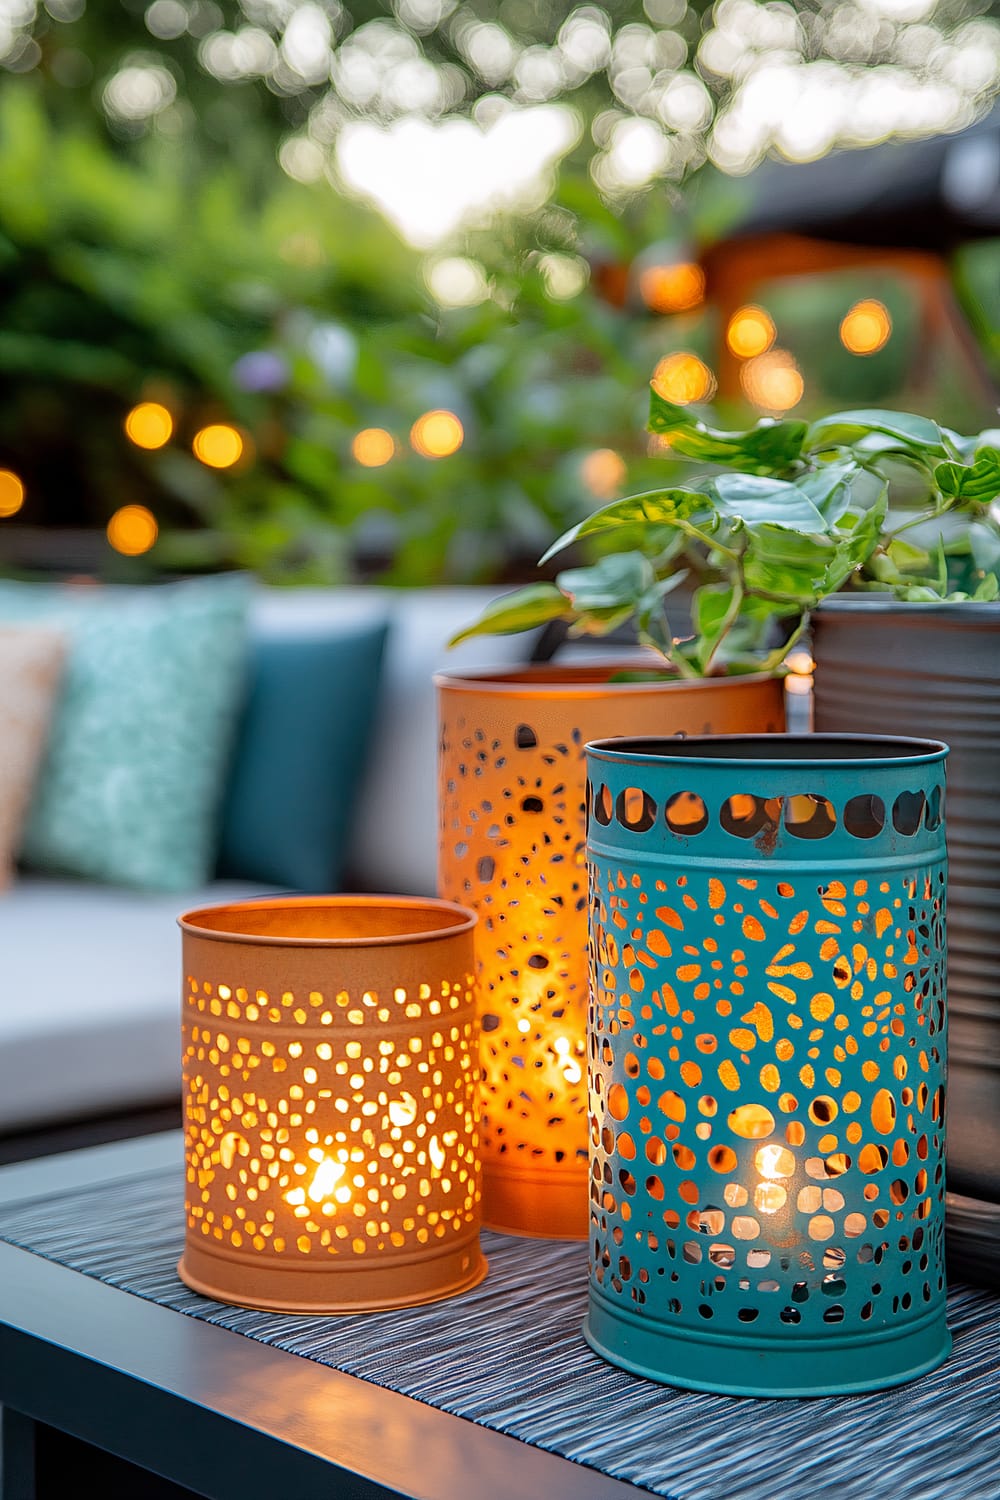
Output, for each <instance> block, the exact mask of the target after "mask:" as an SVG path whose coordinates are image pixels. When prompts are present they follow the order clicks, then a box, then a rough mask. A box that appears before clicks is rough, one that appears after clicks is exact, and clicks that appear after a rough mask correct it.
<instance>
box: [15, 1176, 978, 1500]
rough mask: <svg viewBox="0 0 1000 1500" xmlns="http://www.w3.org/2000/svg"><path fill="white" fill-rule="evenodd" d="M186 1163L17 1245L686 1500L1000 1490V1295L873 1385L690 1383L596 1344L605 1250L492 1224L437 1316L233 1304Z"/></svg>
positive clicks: (72, 1205) (61, 1203)
mask: <svg viewBox="0 0 1000 1500" xmlns="http://www.w3.org/2000/svg"><path fill="white" fill-rule="evenodd" d="M181 1175H182V1174H181V1170H180V1166H179V1165H178V1170H177V1171H176V1172H171V1171H160V1172H156V1173H154V1174H147V1175H144V1176H143V1177H142V1178H136V1179H130V1180H125V1181H119V1182H115V1183H113V1184H109V1185H103V1186H100V1187H91V1188H88V1189H86V1190H82V1191H80V1192H78V1193H70V1194H64V1195H62V1196H60V1197H59V1198H58V1199H54V1200H51V1199H50V1200H44V1201H33V1202H29V1203H23V1204H13V1205H7V1206H6V1207H4V1208H3V1209H2V1210H0V1239H3V1240H6V1241H8V1242H9V1243H11V1244H13V1245H17V1246H19V1247H21V1248H22V1249H26V1250H31V1251H33V1252H34V1253H35V1254H37V1255H41V1256H44V1257H45V1258H47V1259H49V1260H53V1261H57V1262H59V1263H60V1264H61V1265H65V1266H69V1267H71V1268H72V1269H73V1270H76V1271H80V1272H82V1273H83V1274H84V1275H86V1276H93V1277H96V1278H97V1279H99V1280H101V1281H105V1282H108V1283H109V1284H110V1285H112V1286H115V1287H119V1288H120V1289H122V1290H123V1291H126V1292H130V1293H132V1294H133V1295H134V1296H137V1297H143V1298H146V1299H148V1300H149V1301H152V1302H158V1303H160V1304H161V1305H162V1306H164V1307H169V1308H173V1309H174V1310H175V1311H177V1312H181V1313H186V1314H187V1315H188V1316H190V1317H195V1318H201V1319H203V1320H204V1321H205V1322H208V1323H215V1324H218V1325H220V1326H221V1327H223V1328H228V1329H231V1330H233V1331H234V1332H236V1333H241V1334H245V1335H246V1336H247V1337H248V1338H252V1339H259V1340H260V1341H261V1342H262V1343H265V1344H270V1345H272V1346H273V1347H275V1348H278V1349H284V1350H287V1351H288V1352H290V1353H292V1354H298V1355H301V1356H303V1357H304V1358H306V1359H312V1360H316V1361H317V1362H318V1363H320V1364H324V1365H329V1366H331V1367H332V1368H334V1369H337V1370H341V1371H344V1372H345V1373H347V1374H349V1375H355V1376H357V1377H359V1378H360V1379H362V1380H368V1381H372V1382H374V1383H375V1384H377V1385H381V1386H385V1387H388V1388H389V1389H390V1390H393V1391H398V1392H400V1393H402V1394H403V1395H406V1396H411V1397H413V1398H414V1399H415V1400H417V1401H423V1402H426V1403H428V1404H429V1405H431V1406H435V1407H438V1408H439V1409H440V1410H442V1411H447V1412H452V1413H454V1414H455V1415H457V1416H460V1417H466V1418H468V1419H469V1420H470V1421H473V1422H478V1423H480V1424H481V1425H483V1426H486V1427H490V1428H493V1429H495V1430H496V1431H498V1432H503V1433H507V1434H509V1435H511V1436H513V1437H517V1438H520V1439H521V1440H522V1441H524V1442H526V1443H533V1444H535V1445H537V1446H538V1447H540V1448H544V1449H547V1450H548V1451H550V1452H552V1453H558V1454H560V1455H561V1456H562V1457H564V1458H568V1459H572V1460H574V1461H576V1462H577V1463H581V1464H586V1465H588V1466H589V1467H591V1468H594V1469H598V1470H600V1471H602V1472H603V1473H605V1474H608V1475H610V1476H613V1477H614V1478H616V1479H622V1480H628V1481H631V1482H632V1483H635V1484H640V1485H643V1486H644V1487H645V1488H647V1489H649V1490H653V1491H654V1492H655V1493H657V1494H659V1495H663V1496H666V1497H669V1500H827V1497H829V1500H833V1497H837V1500H855V1497H856V1500H1000V1389H998V1375H1000V1300H998V1299H997V1298H996V1297H994V1296H993V1295H992V1294H991V1293H989V1292H986V1291H977V1290H972V1289H970V1288H965V1287H958V1288H955V1289H953V1290H952V1292H951V1293H950V1295H949V1323H950V1326H951V1329H952V1332H953V1334H954V1339H955V1349H954V1353H953V1355H952V1357H951V1359H950V1360H949V1361H948V1362H947V1363H946V1364H945V1365H944V1366H942V1367H941V1368H940V1369H939V1370H936V1371H935V1372H934V1373H933V1374H931V1375H927V1376H925V1377H924V1378H923V1379H922V1380H919V1381H916V1382H914V1383H913V1384H912V1385H909V1386H903V1387H900V1388H898V1389H895V1390H891V1391H884V1392H877V1393H874V1394H871V1395H865V1396H850V1397H822V1398H819V1399H815V1400H801V1401H799V1400H782V1401H776V1400H762V1401H752V1400H747V1399H737V1398H732V1397H725V1396H712V1395H705V1394H697V1393H691V1392H686V1391H677V1390H673V1389H671V1388H668V1387H666V1386H661V1385H656V1384H654V1383H653V1382H651V1381H648V1380H642V1379H639V1378H637V1377H635V1376H631V1375H627V1374H625V1373H624V1372H623V1371H620V1370H616V1369H613V1368H612V1367H611V1366H609V1365H606V1364H605V1363H604V1362H603V1361H602V1360H600V1359H598V1358H597V1356H596V1355H594V1354H593V1353H592V1352H591V1351H590V1350H589V1349H588V1348H587V1346H586V1345H585V1344H584V1342H583V1339H582V1337H581V1335H580V1325H581V1321H582V1319H583V1314H584V1307H585V1302H586V1280H587V1278H586V1250H585V1247H583V1246H581V1245H566V1244H560V1243H558V1242H555V1241H539V1240H519V1239H513V1238H511V1237H509V1236H507V1235H499V1234H491V1233H488V1232H487V1233H485V1234H484V1236H483V1242H484V1248H485V1250H486V1254H487V1255H488V1257H489V1262H490V1274H489V1276H488V1277H487V1279H486V1281H485V1282H483V1283H482V1285H481V1286H479V1287H477V1288H476V1289H475V1290H474V1291H472V1292H468V1293H466V1294H465V1295H464V1296H463V1297H459V1298H454V1299H452V1300H451V1301H448V1302H440V1303H437V1304H435V1305H434V1306H431V1307H421V1308H414V1309H411V1310H408V1311H404V1312H385V1313H365V1314H363V1315H357V1314H352V1315H349V1316H342V1317H336V1318H330V1317H325V1318H319V1317H304V1316H302V1315H296V1316H285V1315H281V1314H277V1313H261V1312H247V1311H245V1310H242V1309H240V1308H234V1307H224V1306H222V1305H221V1304H219V1303H216V1302H210V1301H208V1300H207V1299H205V1298H203V1297H199V1296H198V1295H197V1294H196V1293H194V1292H191V1291H189V1290H188V1289H187V1287H185V1286H184V1285H183V1283H182V1282H181V1281H180V1280H179V1279H178V1277H177V1274H176V1271H175V1269H174V1268H175V1265H176V1262H177V1259H178V1256H179V1254H180V1251H181V1245H182V1239H183V1214H182V1206H181V1198H182V1186H181Z"/></svg>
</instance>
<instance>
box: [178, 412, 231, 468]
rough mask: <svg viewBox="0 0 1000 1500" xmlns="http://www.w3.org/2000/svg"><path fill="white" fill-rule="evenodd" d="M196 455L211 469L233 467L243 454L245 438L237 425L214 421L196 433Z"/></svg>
mask: <svg viewBox="0 0 1000 1500" xmlns="http://www.w3.org/2000/svg"><path fill="white" fill-rule="evenodd" d="M191 447H192V449H193V451H194V456H195V458H197V459H198V460H199V462H201V463H203V464H205V465H206V466H207V467H208V468H210V469H231V468H232V466H233V464H235V463H238V462H239V460H240V458H241V457H242V456H243V448H244V443H243V438H242V435H241V434H240V433H239V432H237V430H236V428H235V427H230V426H228V425H227V424H226V423H225V422H213V423H211V424H210V425H209V426H208V427H202V428H201V430H200V431H199V432H196V433H195V435H194V441H193V443H192V444H191Z"/></svg>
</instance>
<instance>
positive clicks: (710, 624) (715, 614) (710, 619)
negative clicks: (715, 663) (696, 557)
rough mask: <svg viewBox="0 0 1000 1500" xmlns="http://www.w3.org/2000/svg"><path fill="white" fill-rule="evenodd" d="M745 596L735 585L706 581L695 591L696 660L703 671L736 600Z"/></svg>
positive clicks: (713, 653) (693, 610)
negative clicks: (737, 591)
mask: <svg viewBox="0 0 1000 1500" xmlns="http://www.w3.org/2000/svg"><path fill="white" fill-rule="evenodd" d="M737 597H739V598H740V599H741V598H742V590H741V591H740V593H739V595H737V593H736V589H735V588H734V586H733V585H732V584H724V583H723V584H718V583H707V584H704V585H703V586H702V587H701V588H700V589H697V590H696V591H695V595H694V599H693V600H692V606H691V619H692V623H693V625H694V630H695V637H696V640H697V647H696V659H697V662H698V666H699V667H700V669H701V671H702V672H704V671H705V670H706V668H707V667H708V665H709V663H710V662H711V660H712V658H713V656H714V655H715V651H716V647H717V646H718V643H719V640H720V637H721V636H722V632H723V628H724V627H725V625H726V623H727V619H728V617H729V615H730V611H731V610H732V607H733V600H734V599H735V598H737Z"/></svg>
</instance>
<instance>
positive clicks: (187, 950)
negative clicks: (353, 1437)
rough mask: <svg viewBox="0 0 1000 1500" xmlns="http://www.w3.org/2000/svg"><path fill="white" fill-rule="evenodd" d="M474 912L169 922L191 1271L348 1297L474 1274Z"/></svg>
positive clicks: (244, 1293)
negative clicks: (178, 952)
mask: <svg viewBox="0 0 1000 1500" xmlns="http://www.w3.org/2000/svg"><path fill="white" fill-rule="evenodd" d="M475 920H476V919H475V916H474V915H473V913H472V912H470V911H466V910H465V909H464V908H463V907H460V906H454V905H452V904H450V903H448V902H444V901H432V900H408V899H406V898H403V897H395V896H390V897H381V896H374V897H366V896H330V897H316V896H306V897H280V898H278V897H275V898H269V899H266V900H257V901H248V902H237V903H234V904H232V905H228V906H216V907H208V908H205V909H203V910H200V911H192V912H188V913H187V914H186V915H185V916H183V917H182V918H181V919H180V926H181V929H182V931H183V935H184V937H183V943H184V975H185V981H184V1026H183V1052H184V1091H185V1100H184V1108H185V1126H186V1131H185V1137H186V1138H185V1150H186V1163H187V1193H186V1213H187V1235H186V1240H185V1247H184V1255H183V1258H182V1260H181V1262H180V1265H179V1267H178V1271H179V1273H180V1275H181V1277H182V1279H183V1280H184V1281H185V1282H186V1283H187V1284H188V1285H189V1286H191V1287H193V1288H194V1289H195V1290H196V1291H199V1292H202V1293H204V1294H205V1295H206V1296H209V1297H214V1298H216V1299H218V1300H220V1301H223V1302H235V1303H239V1304H242V1305H244V1306H249V1307H263V1308H273V1309H276V1310H279V1311H291V1312H347V1311H358V1310H361V1309H364V1308H386V1307H405V1306H410V1305H414V1304H417V1303H421V1302H433V1301H436V1300H438V1299H439V1298H442V1297H448V1296H452V1295H454V1294H455V1293H457V1292H462V1291H465V1290H467V1289H468V1288H469V1287H472V1286H475V1285H476V1284H477V1283H478V1282H479V1281H481V1280H482V1278H483V1277H484V1276H485V1274H486V1261H485V1260H484V1258H483V1255H482V1253H481V1251H480V1248H479V1220H480V1210H479V1202H480V1176H479V1173H480V1169H479V1130H478V1122H477V1111H476V1086H477V1066H478V1056H477V1046H478V1042H477V1025H476V1016H475V994H474V979H473V971H474V960H473V949H472V931H473V927H474V925H475Z"/></svg>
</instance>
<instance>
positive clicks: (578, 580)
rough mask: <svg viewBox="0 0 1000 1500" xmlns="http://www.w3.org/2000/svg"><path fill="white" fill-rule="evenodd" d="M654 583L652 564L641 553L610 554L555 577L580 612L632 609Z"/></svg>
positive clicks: (563, 591)
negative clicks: (586, 566)
mask: <svg viewBox="0 0 1000 1500" xmlns="http://www.w3.org/2000/svg"><path fill="white" fill-rule="evenodd" d="M655 582H656V575H655V574H654V572H653V568H652V564H651V563H650V561H649V559H648V558H646V557H644V556H643V555H642V553H641V552H612V553H609V555H608V556H607V557H602V558H599V559H598V561H597V562H596V563H593V564H592V565H591V566H590V567H588V568H568V569H567V570H566V571H565V572H563V573H558V574H557V575H556V583H557V585H558V587H559V589H560V590H561V591H562V593H563V594H564V595H566V597H567V598H568V599H569V602H570V604H571V605H572V607H573V609H574V610H576V611H579V612H581V613H582V612H584V611H589V610H619V609H623V608H626V607H627V608H628V609H629V610H632V609H634V608H635V606H636V605H637V604H638V602H639V600H640V599H641V598H642V596H643V595H644V594H645V592H646V590H647V589H649V588H651V587H652V585H653V584H654V583H655Z"/></svg>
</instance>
